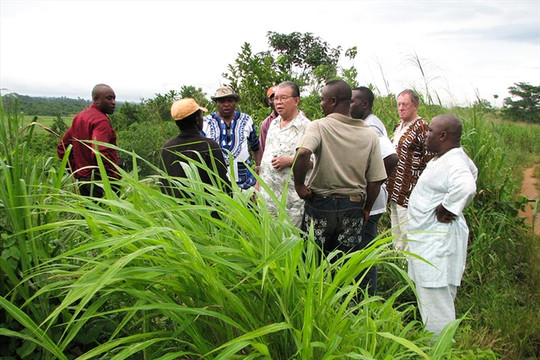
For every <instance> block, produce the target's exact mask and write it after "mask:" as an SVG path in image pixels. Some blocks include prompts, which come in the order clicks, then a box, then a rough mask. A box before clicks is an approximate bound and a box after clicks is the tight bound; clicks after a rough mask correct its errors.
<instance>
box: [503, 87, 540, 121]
mask: <svg viewBox="0 0 540 360" xmlns="http://www.w3.org/2000/svg"><path fill="white" fill-rule="evenodd" d="M508 90H510V91H509V92H510V95H511V96H512V97H507V98H505V99H504V108H503V110H504V114H505V115H506V116H507V117H508V118H509V119H510V120H514V121H523V122H526V123H533V124H540V85H538V86H534V85H531V84H528V83H524V82H519V83H516V84H515V86H510V87H509V88H508ZM514 98H517V100H514Z"/></svg>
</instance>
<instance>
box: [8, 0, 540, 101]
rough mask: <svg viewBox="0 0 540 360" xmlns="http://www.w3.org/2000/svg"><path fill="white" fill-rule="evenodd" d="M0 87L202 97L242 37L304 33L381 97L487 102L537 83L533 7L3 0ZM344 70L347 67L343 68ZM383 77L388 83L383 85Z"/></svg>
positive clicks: (256, 45)
mask: <svg viewBox="0 0 540 360" xmlns="http://www.w3.org/2000/svg"><path fill="white" fill-rule="evenodd" d="M0 6H1V8H0V13H1V25H0V39H1V45H0V46H1V47H0V87H1V88H7V89H9V90H10V91H14V92H18V93H21V94H28V95H42V96H68V97H84V98H88V97H89V93H90V90H91V88H92V86H93V85H94V84H96V83H99V82H104V83H108V84H110V85H111V86H112V87H113V88H114V89H115V91H116V93H117V96H118V98H119V99H123V100H139V99H140V98H149V97H152V96H153V95H154V94H155V93H165V92H167V91H169V90H172V89H175V90H178V89H179V88H180V87H181V86H182V85H194V86H197V87H202V88H203V90H205V91H206V92H207V93H209V94H211V93H212V92H213V91H214V90H215V88H217V87H218V86H219V85H220V83H222V82H223V81H224V80H223V79H222V77H221V74H222V73H223V72H226V71H227V64H231V63H232V62H233V61H234V60H235V58H236V57H237V55H238V53H239V52H240V49H241V46H242V44H243V43H244V42H248V43H250V44H251V45H252V49H253V51H256V52H257V51H262V50H266V49H268V44H267V38H266V33H267V31H276V32H280V33H290V32H293V31H298V32H312V33H313V34H315V35H316V36H320V37H321V38H322V39H323V40H325V41H327V42H328V43H329V44H330V45H331V46H334V47H335V46H338V45H339V46H341V47H342V48H343V50H345V49H347V48H349V47H352V46H357V47H358V56H357V58H356V60H355V62H354V65H355V66H356V67H357V69H358V70H359V81H361V82H362V83H372V84H374V85H376V86H377V87H378V88H379V89H380V91H381V92H382V93H383V94H386V93H387V91H390V92H392V93H396V92H399V91H400V90H402V89H403V88H405V87H410V86H416V87H419V88H422V87H421V86H422V84H423V83H424V79H422V77H421V74H420V71H419V69H418V67H417V66H412V65H411V63H410V58H411V57H413V56H415V54H417V56H418V57H419V58H420V59H421V60H422V65H423V66H424V68H425V70H426V72H427V78H428V79H429V80H430V87H431V88H432V89H433V91H437V93H439V95H441V96H443V97H444V98H446V99H447V100H453V101H457V102H459V103H467V102H469V103H470V102H473V101H474V100H475V91H477V92H478V93H479V94H480V96H481V97H482V98H486V99H488V100H491V99H492V98H493V97H492V96H493V94H498V95H499V96H501V97H505V96H507V95H508V91H507V88H508V87H509V86H511V85H512V84H513V83H515V82H519V81H525V82H530V83H532V84H540V65H539V64H540V24H539V19H540V2H538V1H512V2H500V1H452V2H450V1H418V2H410V1H409V2H400V1H281V0H277V1H189V0H184V1H149V0H148V1H142V0H141V1H46V0H42V1H15V0H0ZM345 65H346V66H348V65H349V64H345ZM383 76H384V77H385V78H386V80H387V82H388V84H389V88H388V90H387V89H386V86H385V84H384V82H383Z"/></svg>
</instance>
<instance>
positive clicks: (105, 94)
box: [92, 84, 116, 115]
mask: <svg viewBox="0 0 540 360" xmlns="http://www.w3.org/2000/svg"><path fill="white" fill-rule="evenodd" d="M92 101H93V103H94V105H95V106H96V107H97V108H98V109H99V110H100V111H101V112H102V113H104V114H109V115H110V114H112V113H114V108H115V107H116V94H115V93H114V91H113V89H112V88H111V87H110V86H108V85H105V84H99V85H96V86H95V87H94V89H93V90H92Z"/></svg>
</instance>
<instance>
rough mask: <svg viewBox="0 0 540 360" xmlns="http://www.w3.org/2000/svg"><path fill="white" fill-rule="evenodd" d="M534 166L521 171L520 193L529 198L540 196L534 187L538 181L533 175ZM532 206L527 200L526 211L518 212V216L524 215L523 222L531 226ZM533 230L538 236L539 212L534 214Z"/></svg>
mask: <svg viewBox="0 0 540 360" xmlns="http://www.w3.org/2000/svg"><path fill="white" fill-rule="evenodd" d="M536 166H539V165H536ZM534 168H535V166H533V167H531V168H528V169H527V170H525V171H524V172H523V183H522V185H521V195H523V196H525V197H527V198H529V199H530V200H535V199H538V198H540V195H539V194H538V189H537V187H536V182H537V181H538V179H536V178H535V177H534V176H533V174H534ZM532 206H534V203H532V202H529V204H528V205H527V206H526V211H524V212H521V213H520V217H524V218H525V222H526V223H527V224H529V225H531V226H532V220H533V208H532ZM534 230H535V231H534V232H535V234H536V235H539V236H540V213H539V214H537V215H536V221H535V223H534Z"/></svg>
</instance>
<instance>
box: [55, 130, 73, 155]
mask: <svg viewBox="0 0 540 360" xmlns="http://www.w3.org/2000/svg"><path fill="white" fill-rule="evenodd" d="M71 144H72V141H71V128H69V129H68V130H67V131H66V133H65V134H64V136H63V137H62V140H60V142H59V143H58V145H57V146H56V153H57V154H58V158H59V159H63V158H64V155H65V154H66V150H67V148H68V147H69V145H71Z"/></svg>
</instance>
